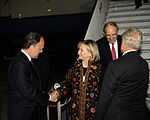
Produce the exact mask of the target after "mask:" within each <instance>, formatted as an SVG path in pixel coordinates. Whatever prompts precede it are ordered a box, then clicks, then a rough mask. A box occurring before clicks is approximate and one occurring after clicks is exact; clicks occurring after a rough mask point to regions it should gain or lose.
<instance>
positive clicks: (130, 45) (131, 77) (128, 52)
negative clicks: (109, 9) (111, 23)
mask: <svg viewBox="0 0 150 120" xmlns="http://www.w3.org/2000/svg"><path fill="white" fill-rule="evenodd" d="M122 40H123V41H122V45H121V51H122V53H123V56H122V57H121V58H119V59H117V60H115V61H112V62H110V63H109V65H108V67H107V70H106V72H105V76H104V80H103V85H102V89H101V92H100V96H99V103H98V106H97V109H96V115H95V118H96V120H147V119H148V118H147V116H146V112H147V108H146V107H145V106H146V103H145V99H146V95H147V88H148V82H149V68H148V63H147V62H146V61H145V60H144V59H143V58H142V57H141V56H140V55H139V54H138V53H137V51H138V50H139V48H140V46H141V42H142V32H141V31H140V30H138V29H134V28H133V29H128V30H127V31H125V32H124V33H123V35H122Z"/></svg>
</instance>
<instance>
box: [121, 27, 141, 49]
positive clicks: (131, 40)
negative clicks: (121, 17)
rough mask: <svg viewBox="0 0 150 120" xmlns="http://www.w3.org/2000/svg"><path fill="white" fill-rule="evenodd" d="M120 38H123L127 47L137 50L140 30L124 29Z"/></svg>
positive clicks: (139, 45)
mask: <svg viewBox="0 0 150 120" xmlns="http://www.w3.org/2000/svg"><path fill="white" fill-rule="evenodd" d="M122 38H123V39H124V40H125V43H126V45H127V47H129V48H134V49H137V50H139V49H140V47H141V43H142V32H141V31H140V30H139V29H136V28H130V29H128V30H126V31H125V32H124V33H123V35H122Z"/></svg>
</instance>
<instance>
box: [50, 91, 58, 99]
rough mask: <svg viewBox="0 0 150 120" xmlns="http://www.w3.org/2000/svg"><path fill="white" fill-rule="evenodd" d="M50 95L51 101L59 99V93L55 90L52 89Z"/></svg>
mask: <svg viewBox="0 0 150 120" xmlns="http://www.w3.org/2000/svg"><path fill="white" fill-rule="evenodd" d="M50 95H51V101H52V102H57V101H58V99H59V93H58V92H57V91H53V92H51V93H50Z"/></svg>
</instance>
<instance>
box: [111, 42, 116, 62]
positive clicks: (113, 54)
mask: <svg viewBox="0 0 150 120" xmlns="http://www.w3.org/2000/svg"><path fill="white" fill-rule="evenodd" d="M111 54H112V59H113V60H115V59H116V52H115V48H114V43H112V51H111Z"/></svg>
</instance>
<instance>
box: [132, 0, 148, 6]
mask: <svg viewBox="0 0 150 120" xmlns="http://www.w3.org/2000/svg"><path fill="white" fill-rule="evenodd" d="M144 3H148V0H144ZM135 5H136V6H140V5H142V0H135Z"/></svg>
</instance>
